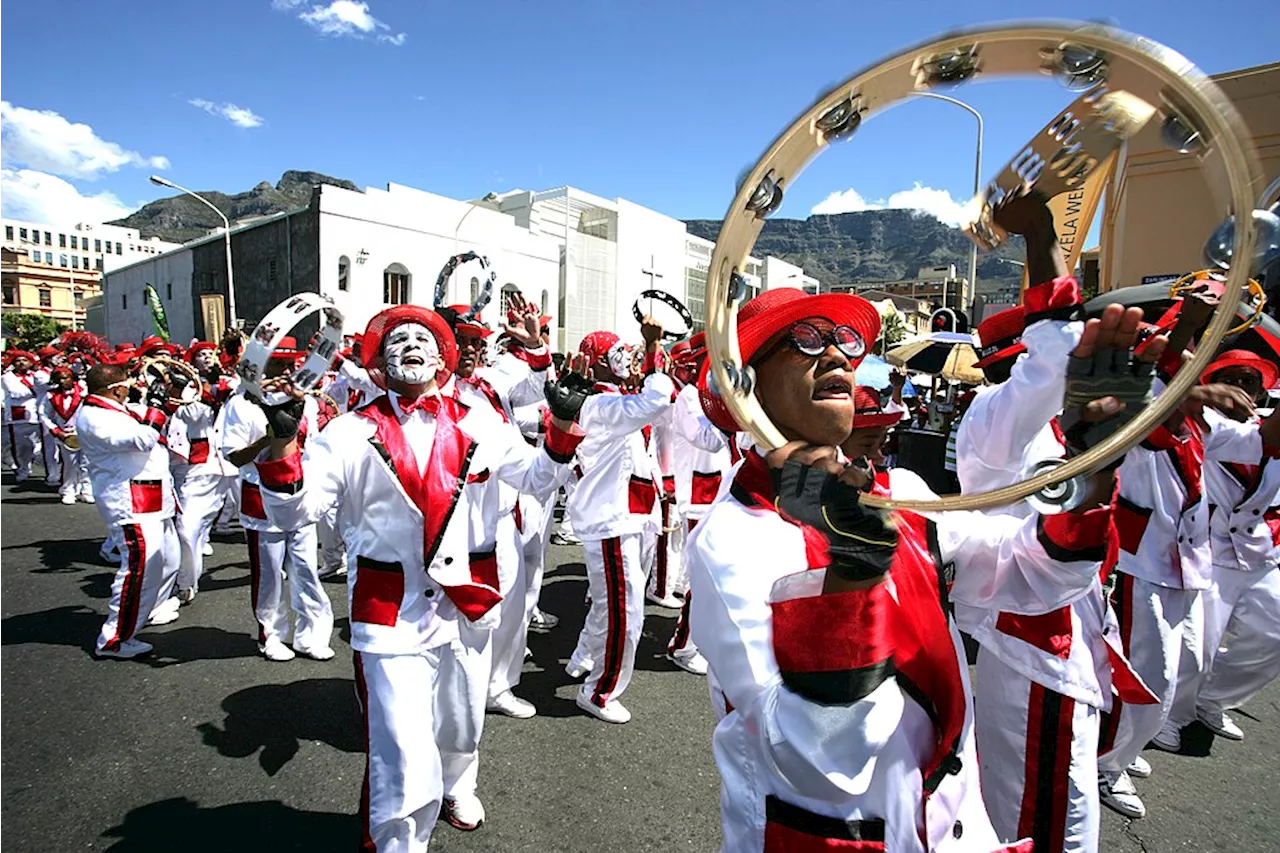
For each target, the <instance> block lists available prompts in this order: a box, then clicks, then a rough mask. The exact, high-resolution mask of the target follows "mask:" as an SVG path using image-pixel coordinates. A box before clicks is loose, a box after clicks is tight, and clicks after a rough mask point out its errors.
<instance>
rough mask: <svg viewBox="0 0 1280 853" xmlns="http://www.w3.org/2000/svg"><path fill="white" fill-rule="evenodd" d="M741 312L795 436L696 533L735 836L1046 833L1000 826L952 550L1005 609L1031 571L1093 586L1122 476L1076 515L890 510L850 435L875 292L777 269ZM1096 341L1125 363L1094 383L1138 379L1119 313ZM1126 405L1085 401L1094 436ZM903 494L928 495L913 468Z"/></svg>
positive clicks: (901, 484) (697, 582)
mask: <svg viewBox="0 0 1280 853" xmlns="http://www.w3.org/2000/svg"><path fill="white" fill-rule="evenodd" d="M1114 319H1115V318H1114V317H1113V318H1111V320H1112V321H1114ZM737 328H738V338H739V348H740V350H741V353H742V357H743V362H744V363H746V364H751V365H752V366H753V367H754V368H755V370H756V375H757V382H756V386H755V387H756V389H757V390H756V394H757V397H758V399H759V400H760V402H761V404H762V405H763V407H764V410H765V412H766V413H767V414H768V415H769V417H770V418H771V420H772V421H773V423H774V424H775V425H776V426H777V427H778V428H779V429H780V430H781V431H782V433H783V435H784V436H785V437H786V438H787V439H788V440H789V441H790V443H789V444H788V445H786V446H785V447H783V448H780V449H779V450H777V451H774V452H773V453H771V454H769V456H768V457H767V458H766V457H765V456H762V455H761V453H760V452H759V451H758V450H753V451H751V452H749V453H748V455H747V459H746V461H744V463H743V464H742V466H741V467H740V468H739V470H738V472H737V474H736V476H735V479H734V483H733V486H732V488H731V490H730V494H729V496H728V497H726V498H724V499H723V500H721V501H719V502H718V503H717V504H716V505H715V506H714V507H712V509H711V511H710V513H709V514H708V515H707V516H706V518H705V519H704V520H703V521H702V522H701V523H700V524H699V525H698V527H697V529H696V530H695V531H694V532H693V536H692V539H691V541H690V546H689V551H688V557H689V562H690V573H691V580H692V595H693V605H692V626H693V633H694V638H695V640H697V642H698V646H699V648H700V649H701V650H702V653H703V654H704V655H705V656H706V658H707V660H708V663H709V664H710V673H709V676H710V678H711V688H712V696H713V700H714V703H715V705H716V710H717V713H718V715H719V717H720V723H719V725H718V726H717V728H716V732H715V735H714V738H713V746H714V750H715V755H716V763H717V766H718V768H719V770H720V774H721V778H722V789H721V791H722V793H721V805H722V820H723V826H724V848H723V849H725V850H733V851H749V850H774V849H777V850H791V849H798V850H800V849H819V848H821V849H834V848H836V847H840V848H844V847H848V848H849V849H859V847H860V846H861V845H863V844H866V845H867V846H868V849H870V847H871V846H872V845H876V844H879V845H883V847H884V848H886V849H891V850H897V851H915V850H919V851H924V850H929V851H935V850H936V851H947V850H964V851H974V850H985V851H990V850H1017V851H1030V850H1031V849H1032V844H1031V842H1030V841H1029V840H1026V841H1022V842H1019V843H1016V844H1009V845H1006V844H1005V843H1004V842H1002V841H1001V840H1000V839H999V838H998V836H997V834H996V832H995V831H994V830H993V828H992V826H991V824H990V822H989V820H988V818H987V815H986V812H985V809H984V807H983V803H982V799H981V794H980V789H979V782H978V774H977V756H976V754H975V748H974V738H973V707H972V700H971V696H970V690H969V679H968V672H967V669H966V667H965V665H964V652H963V646H962V644H961V641H960V636H959V633H958V631H957V630H956V628H955V626H954V624H952V623H951V621H950V619H949V617H948V615H947V606H948V605H947V602H948V589H947V582H946V577H945V576H944V574H943V568H944V566H945V565H946V564H947V563H953V564H954V565H955V569H956V580H955V587H956V588H957V589H959V588H961V587H963V586H964V585H965V584H974V585H975V587H981V594H982V595H983V596H985V598H986V599H987V600H989V601H990V602H991V603H992V604H994V605H995V606H999V604H998V602H999V601H1000V600H1001V599H1003V598H1010V597H1015V598H1016V597H1017V596H1018V594H1019V592H1020V591H1022V590H1025V589H1035V590H1037V591H1038V592H1040V593H1042V594H1044V595H1046V596H1050V597H1056V598H1059V599H1061V598H1063V597H1069V596H1070V595H1072V594H1073V593H1074V591H1075V590H1077V589H1080V588H1087V587H1088V586H1089V585H1090V584H1091V583H1093V582H1094V581H1095V578H1096V574H1097V571H1098V568H1099V565H1100V562H1101V559H1102V557H1103V555H1104V553H1105V551H1106V545H1107V540H1108V531H1109V529H1110V522H1111V511H1110V496H1111V494H1112V489H1113V488H1114V486H1113V477H1112V475H1111V474H1110V473H1108V472H1104V473H1101V474H1098V475H1095V476H1094V477H1092V478H1090V481H1089V495H1088V500H1087V501H1086V503H1085V505H1084V506H1082V507H1081V509H1080V510H1079V511H1077V512H1075V513H1065V514H1062V515H1057V516H1051V517H1044V518H1040V517H1031V518H1028V519H1016V518H1012V517H996V516H984V515H982V514H979V513H957V514H950V515H945V516H941V517H940V518H938V519H937V520H936V522H935V521H933V520H927V519H925V518H924V517H922V516H920V515H916V514H914V513H909V512H901V513H898V514H896V517H895V518H896V520H895V521H894V522H892V523H891V522H890V521H889V519H888V517H887V516H886V515H884V514H882V513H879V512H876V511H872V510H866V509H864V508H863V507H862V506H861V504H860V502H859V494H860V490H861V489H862V488H866V487H871V479H870V473H871V472H870V471H867V470H864V469H863V468H862V467H860V466H848V467H846V466H845V465H843V464H841V463H840V462H839V461H838V459H839V457H838V455H837V450H836V448H837V447H838V446H839V445H840V444H841V443H843V442H844V441H845V439H846V438H847V436H848V434H849V432H850V426H851V424H852V423H853V417H854V408H853V405H852V404H853V399H854V393H853V391H854V382H853V376H854V368H855V366H856V364H857V363H858V362H859V361H860V360H861V357H862V355H863V354H864V353H865V351H866V349H867V347H868V345H869V344H868V342H870V341H874V340H875V338H876V335H877V333H878V331H879V317H878V315H877V314H876V312H875V309H874V307H872V306H871V305H870V303H867V302H866V301H865V300H862V299H860V298H858V297H853V296H846V295H823V296H806V295H805V294H804V293H803V292H802V291H798V290H792V289H788V288H777V289H772V290H768V291H766V292H765V293H763V294H761V295H760V296H758V297H756V298H755V299H753V300H752V301H751V302H749V303H747V305H745V306H743V308H742V309H741V310H740V311H739V314H738V327H737ZM1087 338H1088V340H1087V341H1084V340H1082V342H1081V345H1080V347H1078V348H1077V350H1076V354H1077V355H1078V356H1080V357H1081V358H1082V359H1085V358H1088V359H1090V360H1091V361H1092V359H1093V357H1094V355H1095V353H1096V354H1097V355H1098V356H1099V364H1106V365H1108V366H1109V367H1111V366H1113V365H1114V368H1111V369H1114V370H1115V374H1111V373H1107V374H1105V375H1103V376H1099V377H1097V379H1096V381H1095V382H1094V384H1093V385H1092V386H1090V387H1091V390H1096V392H1097V394H1096V396H1098V397H1102V398H1105V397H1106V396H1107V394H1108V392H1109V389H1110V388H1111V387H1115V386H1117V385H1119V384H1120V383H1121V381H1123V380H1128V381H1130V383H1131V384H1132V379H1133V378H1134V377H1131V376H1130V375H1129V364H1130V363H1129V359H1128V358H1127V357H1122V358H1119V359H1113V358H1112V356H1113V354H1114V353H1115V351H1116V350H1120V351H1122V354H1123V351H1124V350H1127V349H1128V347H1129V346H1131V344H1132V342H1133V340H1134V336H1133V335H1132V334H1129V335H1127V336H1126V335H1125V334H1123V333H1122V332H1121V330H1120V329H1119V327H1118V324H1117V323H1115V322H1111V323H1110V324H1109V325H1107V326H1103V325H1102V324H1101V323H1099V324H1097V325H1095V326H1094V331H1093V332H1091V333H1090V334H1089V335H1088V336H1087ZM1127 399H1133V396H1129V397H1128V398H1127ZM1137 399H1138V400H1141V396H1140V395H1138V396H1137ZM1115 403H1116V401H1115V400H1114V399H1112V400H1107V399H1103V400H1095V401H1093V402H1091V403H1089V404H1088V405H1087V406H1080V405H1077V403H1076V402H1075V401H1074V399H1072V400H1071V402H1070V403H1069V405H1068V410H1069V411H1070V412H1071V413H1073V414H1075V415H1076V416H1077V417H1079V418H1080V419H1081V428H1080V429H1079V430H1073V434H1074V435H1076V436H1077V437H1078V441H1079V444H1078V447H1077V449H1079V450H1084V449H1086V448H1087V447H1088V446H1093V445H1094V444H1095V443H1096V442H1097V441H1101V440H1102V438H1103V437H1104V436H1105V435H1109V434H1110V430H1105V431H1104V430H1102V429H1101V427H1105V426H1107V424H1103V423H1095V422H1096V421H1102V420H1104V419H1105V418H1107V417H1108V414H1109V413H1110V412H1111V411H1114V409H1112V408H1109V407H1111V406H1112V405H1113V404H1115ZM1140 408H1141V405H1140V404H1138V405H1135V406H1133V407H1132V410H1133V411H1132V413H1133V414H1136V411H1137V410H1139V409H1140ZM1113 420H1118V419H1113ZM881 488H884V487H883V486H881ZM888 491H889V493H890V494H891V496H894V497H928V496H929V495H931V492H929V490H928V489H927V488H926V487H925V486H924V485H923V483H922V481H920V479H919V477H917V476H915V475H912V474H911V473H910V472H902V471H897V470H895V471H894V472H892V473H891V476H890V479H889V485H888ZM975 567H980V571H978V572H972V576H971V577H972V579H971V580H966V575H968V574H969V573H970V572H971V571H972V570H973V569H974V568H975ZM975 592H977V590H976V589H975V590H970V591H969V592H968V593H966V594H974V593H975ZM833 744H839V748H838V749H837V748H832V745H833Z"/></svg>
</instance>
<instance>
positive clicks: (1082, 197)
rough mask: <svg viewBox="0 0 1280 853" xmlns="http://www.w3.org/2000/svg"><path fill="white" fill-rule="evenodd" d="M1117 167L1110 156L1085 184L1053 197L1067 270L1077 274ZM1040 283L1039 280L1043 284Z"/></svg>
mask: <svg viewBox="0 0 1280 853" xmlns="http://www.w3.org/2000/svg"><path fill="white" fill-rule="evenodd" d="M1115 167H1116V155H1115V154H1112V155H1111V156H1109V157H1108V158H1107V159H1106V161H1105V162H1103V164H1102V165H1100V166H1099V167H1098V168H1096V169H1094V170H1093V174H1091V175H1090V176H1089V177H1088V179H1087V180H1085V182H1084V184H1083V185H1082V186H1081V187H1080V188H1079V189H1076V190H1072V191H1071V192H1065V193H1059V194H1058V195H1056V196H1054V197H1053V198H1051V199H1049V212H1050V213H1052V214H1053V226H1054V228H1055V229H1056V230H1057V232H1058V245H1059V246H1060V247H1061V248H1062V254H1063V256H1064V257H1065V258H1066V261H1067V272H1068V273H1070V274H1072V275H1074V274H1075V269H1076V264H1077V263H1078V262H1079V260H1080V254H1081V252H1083V251H1084V243H1085V240H1087V239H1088V238H1089V228H1090V227H1091V226H1092V225H1093V217H1094V215H1095V214H1096V213H1097V212H1098V205H1099V204H1100V203H1101V201H1102V194H1103V192H1104V191H1105V190H1106V188H1107V184H1108V183H1110V181H1111V173H1112V171H1114V170H1115ZM1039 283H1040V282H1037V284H1039ZM1029 286H1030V283H1029V282H1028V281H1027V270H1026V267H1023V269H1022V289H1023V290H1026V289H1027V288H1028V287H1029Z"/></svg>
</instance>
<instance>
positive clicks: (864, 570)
mask: <svg viewBox="0 0 1280 853" xmlns="http://www.w3.org/2000/svg"><path fill="white" fill-rule="evenodd" d="M771 473H772V475H773V485H774V488H775V489H776V491H777V495H778V510H779V511H780V512H782V513H783V514H785V515H786V516H787V517H788V518H790V519H792V520H793V521H798V522H800V523H801V524H804V525H806V526H808V527H812V528H813V529H814V530H817V531H818V532H819V533H821V534H822V535H823V536H824V537H825V538H826V540H827V549H828V553H829V555H830V558H831V565H830V566H829V567H828V571H832V572H835V573H836V574H837V575H838V576H839V577H841V578H843V579H844V580H851V581H859V580H871V579H873V578H878V577H880V576H881V575H883V574H884V573H885V572H887V571H889V566H890V565H891V564H892V563H893V554H894V551H895V550H896V549H897V547H898V532H897V530H895V529H894V527H893V525H892V523H891V522H890V521H889V515H888V514H887V513H884V512H881V511H879V510H875V509H870V508H868V507H864V506H863V505H862V503H861V501H860V500H859V498H860V496H861V494H862V493H861V492H860V491H859V490H858V488H857V487H855V486H852V485H850V484H848V483H844V482H841V480H840V478H839V477H838V476H836V475H835V474H828V473H826V472H823V471H819V470H817V469H815V468H811V467H810V466H808V465H805V464H804V463H802V462H796V461H794V460H788V461H787V463H786V464H785V465H784V466H783V467H782V468H780V469H779V468H774V469H771Z"/></svg>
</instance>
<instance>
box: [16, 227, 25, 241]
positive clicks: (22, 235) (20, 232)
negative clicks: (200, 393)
mask: <svg viewBox="0 0 1280 853" xmlns="http://www.w3.org/2000/svg"><path fill="white" fill-rule="evenodd" d="M18 239H20V240H25V239H27V229H25V228H19V229H18Z"/></svg>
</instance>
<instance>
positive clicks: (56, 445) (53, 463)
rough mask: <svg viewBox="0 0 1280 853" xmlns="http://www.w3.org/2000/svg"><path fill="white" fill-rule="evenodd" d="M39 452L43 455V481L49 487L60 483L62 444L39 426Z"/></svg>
mask: <svg viewBox="0 0 1280 853" xmlns="http://www.w3.org/2000/svg"><path fill="white" fill-rule="evenodd" d="M40 452H41V453H42V454H43V455H44V472H45V476H44V481H45V482H46V483H48V484H49V485H50V486H57V485H59V484H60V483H61V482H62V461H61V460H62V444H61V443H60V442H59V441H58V440H57V439H56V438H54V437H53V436H52V435H49V434H48V433H46V432H45V431H44V425H43V424H41V425H40Z"/></svg>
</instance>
